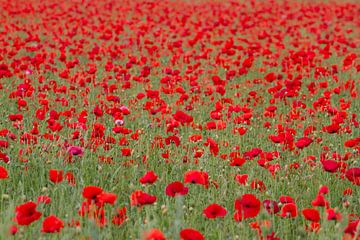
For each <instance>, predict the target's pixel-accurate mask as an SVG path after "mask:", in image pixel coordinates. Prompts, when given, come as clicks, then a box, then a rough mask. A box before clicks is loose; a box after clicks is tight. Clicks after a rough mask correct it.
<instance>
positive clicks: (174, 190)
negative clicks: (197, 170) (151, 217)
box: [165, 182, 189, 197]
mask: <svg viewBox="0 0 360 240" xmlns="http://www.w3.org/2000/svg"><path fill="white" fill-rule="evenodd" d="M188 191H189V188H187V187H185V186H184V184H182V182H172V183H170V184H169V185H167V187H166V189H165V193H166V195H167V196H169V197H175V196H178V195H186V194H187V193H188Z"/></svg>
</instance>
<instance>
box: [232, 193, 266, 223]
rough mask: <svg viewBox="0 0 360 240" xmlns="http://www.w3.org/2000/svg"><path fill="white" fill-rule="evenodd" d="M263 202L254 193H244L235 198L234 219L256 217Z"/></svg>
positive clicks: (240, 219)
mask: <svg viewBox="0 0 360 240" xmlns="http://www.w3.org/2000/svg"><path fill="white" fill-rule="evenodd" d="M260 207H261V202H260V200H259V199H257V198H256V197H255V196H254V195H253V194H244V195H242V196H241V197H240V198H237V199H236V200H235V209H236V212H235V214H234V219H235V220H236V221H242V220H243V219H247V218H253V217H256V216H257V215H258V214H259V212H260Z"/></svg>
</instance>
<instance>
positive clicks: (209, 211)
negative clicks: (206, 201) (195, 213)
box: [203, 203, 227, 218]
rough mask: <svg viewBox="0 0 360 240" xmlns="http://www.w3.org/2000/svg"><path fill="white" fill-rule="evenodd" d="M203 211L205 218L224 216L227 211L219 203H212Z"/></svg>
mask: <svg viewBox="0 0 360 240" xmlns="http://www.w3.org/2000/svg"><path fill="white" fill-rule="evenodd" d="M203 213H204V215H205V216H206V217H207V218H218V217H225V215H226V213H227V211H226V209H225V208H223V207H222V206H221V205H219V204H216V203H214V204H210V205H209V206H208V207H207V208H205V209H204V211H203Z"/></svg>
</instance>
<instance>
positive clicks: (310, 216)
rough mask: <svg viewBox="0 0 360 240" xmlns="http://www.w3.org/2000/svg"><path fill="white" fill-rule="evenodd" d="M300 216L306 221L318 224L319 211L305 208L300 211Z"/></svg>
mask: <svg viewBox="0 0 360 240" xmlns="http://www.w3.org/2000/svg"><path fill="white" fill-rule="evenodd" d="M302 214H303V216H304V218H305V219H306V220H309V221H312V222H319V221H320V214H319V211H318V210H316V209H313V208H305V209H304V210H302Z"/></svg>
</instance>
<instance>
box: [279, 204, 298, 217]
mask: <svg viewBox="0 0 360 240" xmlns="http://www.w3.org/2000/svg"><path fill="white" fill-rule="evenodd" d="M280 216H281V217H286V218H294V217H296V216H297V207H296V205H295V204H294V203H287V204H285V205H284V206H283V207H282V208H281V214H280Z"/></svg>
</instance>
